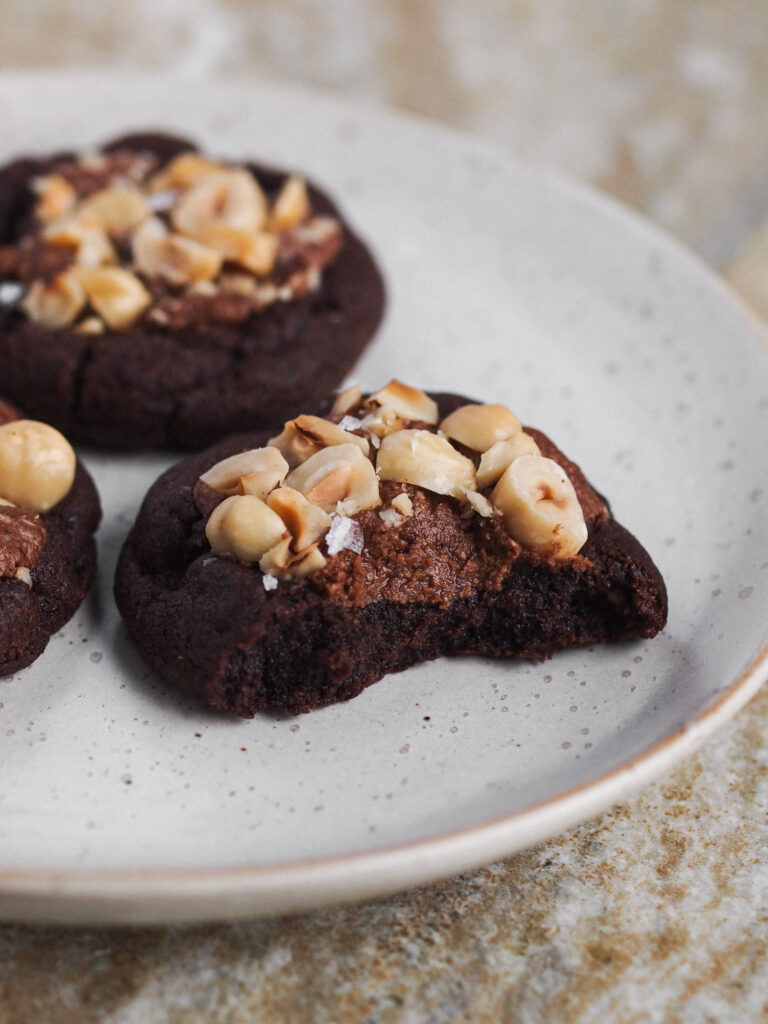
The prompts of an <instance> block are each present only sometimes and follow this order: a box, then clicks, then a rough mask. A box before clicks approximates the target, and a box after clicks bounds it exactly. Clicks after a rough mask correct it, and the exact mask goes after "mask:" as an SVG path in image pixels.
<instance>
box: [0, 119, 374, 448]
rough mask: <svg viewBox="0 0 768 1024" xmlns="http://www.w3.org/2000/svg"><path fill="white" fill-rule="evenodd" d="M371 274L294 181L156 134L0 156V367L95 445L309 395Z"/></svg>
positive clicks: (326, 383)
mask: <svg viewBox="0 0 768 1024" xmlns="http://www.w3.org/2000/svg"><path fill="white" fill-rule="evenodd" d="M383 303H384V289H383V283H382V280H381V276H380V274H379V272H378V270H377V268H376V266H375V264H374V262H373V260H372V258H371V256H370V254H369V252H368V250H367V249H366V247H365V245H364V244H363V243H362V242H361V241H360V239H359V238H358V237H357V236H356V235H355V233H354V232H353V231H352V230H351V229H350V228H349V227H348V226H347V225H346V224H345V222H344V220H343V218H342V216H341V214H340V213H339V211H338V209H337V208H336V206H335V205H334V203H333V202H332V201H331V200H330V199H329V198H328V196H327V195H325V194H324V193H323V192H322V191H320V190H319V189H318V188H316V187H315V186H313V185H312V184H310V183H307V182H306V181H305V180H304V179H303V178H301V177H299V176H297V175H293V174H288V173H286V172H283V171H278V170H275V169H272V168H269V167H264V166H261V165H254V164H248V163H241V164H233V163H223V162H221V161H218V160H213V159H210V158H208V157H205V156H202V155H201V154H199V153H198V152H197V151H196V150H195V147H194V146H193V144H192V143H190V142H188V141H186V140H184V139H178V138H174V137H171V136H168V135H128V136H124V137H123V138H120V139H117V140H115V141H114V142H112V143H110V144H108V145H106V146H104V148H103V149H102V150H101V151H100V152H98V153H92V154H86V155H82V154H81V155H79V156H78V155H77V154H74V153H60V154H56V155H54V156H51V157H48V158H46V159H22V160H17V161H15V162H14V163H12V164H9V165H7V166H5V167H4V168H2V169H0V364H1V365H2V367H3V389H4V391H5V394H6V395H7V396H8V398H10V399H11V400H12V401H14V402H17V403H18V404H19V405H20V406H21V407H22V408H24V409H25V410H26V411H27V413H28V414H30V415H34V416H36V417H39V418H41V419H43V420H45V421H46V422H50V423H52V424H53V425H54V426H56V427H57V428H59V429H60V430H62V431H63V432H64V433H66V434H67V436H69V437H72V438H75V439H79V440H83V441H87V442H89V443H92V444H95V445H101V446H119V447H144V446H149V445H171V446H182V447H200V446H202V445H205V444H209V443H211V442H212V441H214V440H215V439H217V438H219V437H221V436H223V435H225V434H227V433H230V432H232V431H235V430H245V429H258V428H262V427H268V426H270V425H274V424H276V423H278V422H279V420H280V418H281V417H282V415H283V410H284V409H285V407H286V406H287V405H290V404H293V403H296V402H298V403H299V404H300V405H312V404H314V403H316V402H317V401H318V400H319V398H320V397H321V396H322V395H324V394H326V393H327V392H328V391H329V390H330V389H331V388H333V387H334V386H335V385H336V384H338V382H339V381H340V380H341V379H342V378H343V377H344V375H345V374H346V373H347V372H348V370H349V369H350V367H351V366H352V365H353V364H354V362H355V360H356V359H357V357H358V356H359V354H360V352H361V351H362V349H363V348H364V346H365V345H366V343H367V342H368V341H369V340H370V338H371V336H372V335H373V333H374V331H375V329H376V327H377V325H378V323H379V320H380V318H381V315H382V310H383Z"/></svg>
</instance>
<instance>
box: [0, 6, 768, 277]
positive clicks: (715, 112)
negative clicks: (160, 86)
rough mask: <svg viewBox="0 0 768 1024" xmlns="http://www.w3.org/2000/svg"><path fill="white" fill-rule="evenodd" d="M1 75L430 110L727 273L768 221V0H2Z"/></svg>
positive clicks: (0, 16) (432, 115) (0, 14)
mask: <svg viewBox="0 0 768 1024" xmlns="http://www.w3.org/2000/svg"><path fill="white" fill-rule="evenodd" d="M0 25H1V26H2V30H1V31H0V68H2V69H4V70H12V69H33V68H62V69H64V68H67V67H78V68H113V69H126V68H136V69H137V70H155V71H157V70H166V71H169V72H175V73H178V74H181V75H190V76H194V77H199V76H206V75H216V76H225V75H226V76H232V75H256V76H259V77H261V78H267V79H270V80H278V81H290V82H293V83H297V84H300V85H303V86H306V87H309V88H320V89H324V90H330V91H333V92H335V93H341V94H345V95H348V96H350V97H353V98H355V99H358V100H360V99H362V100H364V101H366V102H369V103H372V104H382V105H389V106H393V107H397V108H400V109H402V110H407V111H411V112H414V113H417V114H422V115H427V116H429V117H433V118H436V119H439V120H440V121H443V122H447V123H449V124H452V125H455V126H457V127H459V128H462V129H467V130H470V131H472V132H474V133H476V134H481V135H483V136H485V137H486V138H489V139H493V140H495V141H497V142H499V143H501V144H503V145H505V146H507V147H508V148H509V149H510V150H512V151H513V152H514V153H516V154H517V155H519V156H522V157H525V158H527V159H531V160H534V161H537V162H543V163H547V164H553V165H556V166H558V167H560V168H563V169H565V170H568V171H570V172H572V173H574V174H575V175H577V176H578V177H580V178H582V179H586V180H588V181H590V182H592V183H593V184H596V185H598V186H599V187H601V188H604V189H606V190H608V191H610V192H612V193H613V194H615V195H617V196H619V197H620V198H621V199H624V200H626V201H627V202H629V203H630V204H632V205H633V206H635V207H637V208H639V209H641V210H642V211H644V212H645V213H647V214H648V215H650V216H651V217H652V218H653V219H655V220H656V221H658V222H660V223H661V224H663V225H664V226H665V227H667V228H669V229H670V230H671V231H672V232H674V233H675V234H676V235H678V236H679V237H680V238H682V239H683V240H684V241H686V242H687V243H688V244H690V245H692V246H693V247H694V248H696V249H697V250H698V251H699V252H700V253H701V254H702V255H704V256H705V257H706V258H707V259H709V260H710V261H712V262H713V263H715V264H717V265H723V264H725V263H726V262H727V261H728V260H729V259H730V258H731V257H732V256H733V255H734V254H735V253H736V252H737V251H738V250H739V248H740V246H741V244H742V242H743V240H744V238H745V236H746V235H747V234H748V233H749V232H750V230H751V229H752V228H753V227H754V226H755V225H756V224H757V223H759V222H760V221H761V220H762V219H763V218H764V217H768V160H766V158H765V155H766V153H767V152H768V59H766V50H767V49H768V5H766V3H765V0H580V2H579V3H572V2H571V3H569V2H568V0H472V2H467V0H364V2H355V0H131V2H130V3H125V2H116V0H65V2H62V0H59V2H57V3H52V2H51V0H0Z"/></svg>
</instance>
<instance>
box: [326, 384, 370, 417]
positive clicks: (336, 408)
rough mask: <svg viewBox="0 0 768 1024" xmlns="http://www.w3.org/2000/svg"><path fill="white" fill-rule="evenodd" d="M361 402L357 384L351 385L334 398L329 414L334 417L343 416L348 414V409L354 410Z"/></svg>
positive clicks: (361, 395)
mask: <svg viewBox="0 0 768 1024" xmlns="http://www.w3.org/2000/svg"><path fill="white" fill-rule="evenodd" d="M362 400H363V393H362V391H361V390H360V388H359V387H358V386H357V384H352V385H350V387H348V388H345V389H344V390H343V391H342V392H340V394H338V395H337V396H336V401H335V402H334V403H333V405H332V406H331V412H332V413H333V414H334V415H336V416H343V415H345V413H348V412H349V410H350V409H354V408H355V407H356V406H358V405H360V403H361V402H362Z"/></svg>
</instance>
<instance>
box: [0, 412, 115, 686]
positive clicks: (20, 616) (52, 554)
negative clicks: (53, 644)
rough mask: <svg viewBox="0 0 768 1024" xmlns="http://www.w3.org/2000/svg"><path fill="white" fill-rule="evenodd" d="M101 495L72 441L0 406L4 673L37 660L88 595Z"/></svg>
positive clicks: (0, 659) (0, 655) (0, 665)
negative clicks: (72, 445)
mask: <svg viewBox="0 0 768 1024" xmlns="http://www.w3.org/2000/svg"><path fill="white" fill-rule="evenodd" d="M100 516H101V509H100V504H99V497H98V494H97V492H96V488H95V486H94V484H93V481H92V480H91V478H90V476H89V475H88V473H87V472H86V470H85V469H84V468H83V467H82V466H81V465H80V463H79V462H78V461H77V459H76V457H75V453H74V451H73V450H72V448H71V446H70V445H69V443H68V442H67V441H66V439H65V438H64V437H63V436H62V435H61V434H60V433H59V432H58V431H57V430H55V429H54V428H53V427H49V426H48V425H47V424H44V423H39V422H36V421H33V420H24V419H19V418H18V413H17V411H16V410H15V409H13V408H12V407H11V406H10V405H8V404H7V403H5V402H2V401H0V676H4V675H8V674H10V673H12V672H16V671H17V670H18V669H21V668H24V667H25V666H26V665H29V664H30V663H31V662H33V661H34V660H35V659H36V658H37V657H38V656H39V655H40V654H42V652H43V651H44V650H45V647H46V645H47V643H48V640H49V639H50V637H51V636H52V635H53V634H54V633H55V632H56V631H57V630H59V629H60V628H61V627H62V626H63V625H64V623H65V622H67V621H68V620H69V619H70V618H71V617H72V615H74V613H75V611H76V610H77V608H78V606H79V605H80V602H81V601H82V600H83V598H84V597H85V595H86V593H87V592H88V589H89V588H90V586H91V583H92V582H93V577H94V572H95V568H96V545H95V542H94V538H93V534H94V531H95V530H96V527H97V526H98V523H99V519H100Z"/></svg>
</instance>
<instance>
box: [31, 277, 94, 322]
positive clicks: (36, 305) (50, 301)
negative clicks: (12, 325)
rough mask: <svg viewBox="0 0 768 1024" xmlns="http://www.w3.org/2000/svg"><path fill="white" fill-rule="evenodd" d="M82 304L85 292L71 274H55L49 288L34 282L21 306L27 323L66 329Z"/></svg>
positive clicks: (84, 299)
mask: <svg viewBox="0 0 768 1024" xmlns="http://www.w3.org/2000/svg"><path fill="white" fill-rule="evenodd" d="M85 302H86V294H85V289H84V288H83V286H82V285H81V284H80V281H79V280H78V278H77V277H76V276H75V274H74V272H73V271H70V270H67V271H65V272H64V273H63V274H57V275H56V277H54V279H53V280H52V281H51V282H50V284H44V283H43V282H42V281H35V282H34V283H33V284H32V286H31V288H30V289H29V291H28V292H27V294H26V296H25V297H24V299H23V300H22V302H21V307H22V309H23V310H24V312H25V313H26V314H27V316H28V317H29V318H30V320H34V322H35V323H38V324H42V325H43V327H50V328H52V329H54V330H55V329H58V328H62V327H68V326H69V325H70V324H71V323H72V322H73V321H74V320H75V318H76V317H77V315H78V314H79V313H80V310H81V309H82V308H83V306H84V305H85Z"/></svg>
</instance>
